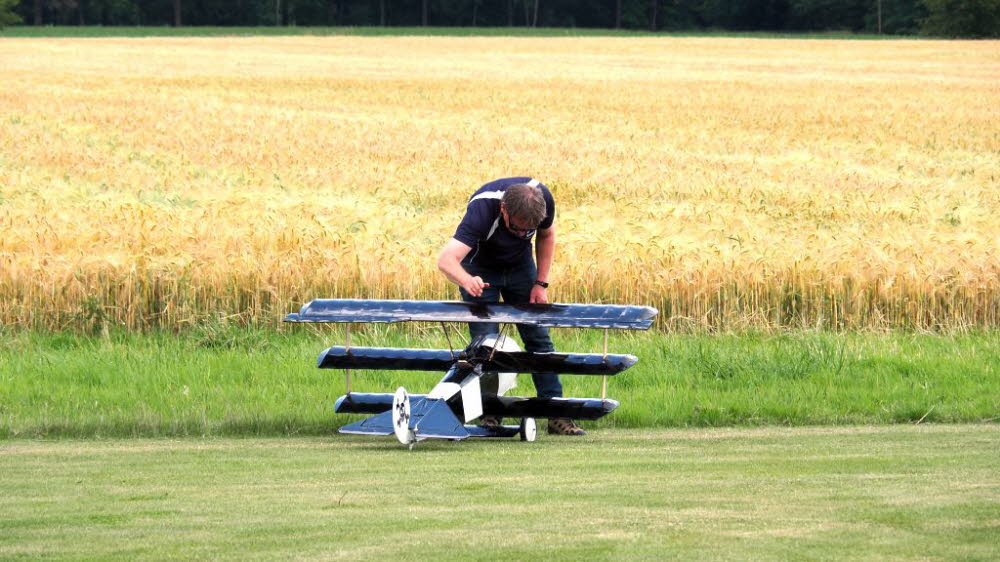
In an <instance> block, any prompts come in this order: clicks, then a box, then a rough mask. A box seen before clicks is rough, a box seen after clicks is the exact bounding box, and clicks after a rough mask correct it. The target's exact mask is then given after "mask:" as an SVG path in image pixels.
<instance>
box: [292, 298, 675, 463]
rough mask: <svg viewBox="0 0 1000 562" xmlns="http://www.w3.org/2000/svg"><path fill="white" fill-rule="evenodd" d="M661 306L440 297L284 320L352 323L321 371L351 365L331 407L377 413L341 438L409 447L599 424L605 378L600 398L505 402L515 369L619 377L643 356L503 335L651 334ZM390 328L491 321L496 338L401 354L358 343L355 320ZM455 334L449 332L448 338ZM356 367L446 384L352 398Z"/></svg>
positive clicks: (311, 309)
mask: <svg viewBox="0 0 1000 562" xmlns="http://www.w3.org/2000/svg"><path fill="white" fill-rule="evenodd" d="M656 314H657V310H656V309H655V308H651V307H647V306H617V305H582V304H519V305H511V304H478V303H467V302H441V301H387V300H335V299H321V300H314V301H312V302H310V303H308V304H306V305H305V306H304V307H302V310H301V311H300V312H299V314H290V315H288V316H287V317H286V318H285V322H308V323H314V322H336V323H347V324H348V331H347V341H346V342H345V343H346V345H345V346H342V347H341V346H337V347H330V348H328V349H326V350H324V351H323V352H322V353H321V354H320V356H319V360H318V366H319V368H321V369H346V370H347V373H348V379H347V393H346V394H345V395H344V396H341V397H340V398H339V399H338V400H337V403H336V406H335V407H334V411H336V412H337V413H349V414H375V415H374V416H372V417H370V418H367V419H364V420H361V421H359V422H356V423H352V424H349V425H346V426H344V427H342V428H340V432H341V433H355V434H364V435H393V434H395V435H396V438H397V439H399V441H400V442H401V443H403V444H404V445H409V446H410V447H412V446H413V443H415V442H416V441H420V440H422V439H429V438H434V439H452V440H458V439H465V438H467V437H513V436H515V435H520V437H521V439H522V440H525V441H534V439H535V434H536V429H535V420H534V418H572V419H577V420H595V419H598V418H601V417H603V416H605V415H607V414H609V413H611V412H612V411H614V410H615V408H617V407H618V402H617V401H615V400H609V399H607V398H606V397H605V396H604V395H605V394H606V381H607V379H605V384H604V385H602V391H601V394H602V396H601V398H600V399H596V398H583V399H581V398H522V397H515V396H504V394H505V393H506V392H507V391H509V390H511V389H513V388H514V387H515V386H516V378H517V373H533V372H536V373H537V372H542V373H559V374H567V375H569V374H573V375H605V376H607V375H614V374H617V373H620V372H622V371H624V370H625V369H628V368H629V367H631V366H632V365H634V364H635V362H636V361H638V359H637V358H636V357H635V356H633V355H620V354H608V352H607V332H606V331H605V338H604V347H605V349H604V353H530V352H524V351H520V348H519V347H518V346H517V344H516V343H515V342H514V341H513V340H512V339H510V338H508V337H506V336H505V335H504V332H505V331H506V328H507V326H508V325H510V324H527V325H533V326H542V327H561V328H603V329H605V330H608V329H623V330H645V329H648V328H649V327H650V326H651V325H652V323H653V319H654V318H655V317H656ZM385 322H441V323H442V326H446V324H445V323H449V322H452V323H454V322H459V323H470V322H492V323H497V324H499V325H500V328H499V331H498V333H496V334H489V335H486V336H481V337H479V338H477V339H474V340H473V341H472V342H470V343H469V345H468V346H466V347H465V348H464V349H462V350H460V351H456V350H454V349H452V348H451V346H450V338H449V349H396V348H378V347H351V345H350V324H351V323H385ZM447 334H448V331H447V327H445V335H446V336H447ZM351 369H388V370H410V371H441V372H445V375H444V378H442V379H441V381H440V382H439V383H438V384H437V385H436V386H435V387H434V388H433V389H432V390H431V391H430V392H429V393H427V394H414V395H408V394H407V393H406V389H404V388H403V387H399V388H398V389H397V390H396V392H395V394H369V393H357V392H351V389H350V371H351ZM481 416H496V417H501V418H503V417H510V418H521V423H520V424H519V425H516V426H503V425H501V426H498V427H492V428H488V427H481V426H476V425H466V424H468V423H469V422H472V421H474V420H475V419H477V418H479V417H481Z"/></svg>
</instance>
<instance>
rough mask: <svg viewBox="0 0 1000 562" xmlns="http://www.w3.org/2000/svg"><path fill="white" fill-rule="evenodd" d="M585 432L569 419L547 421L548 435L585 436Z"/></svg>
mask: <svg viewBox="0 0 1000 562" xmlns="http://www.w3.org/2000/svg"><path fill="white" fill-rule="evenodd" d="M586 434H587V432H586V431H584V430H583V428H582V427H580V426H578V425H576V422H575V421H573V420H571V419H569V418H552V419H550V420H549V435H586Z"/></svg>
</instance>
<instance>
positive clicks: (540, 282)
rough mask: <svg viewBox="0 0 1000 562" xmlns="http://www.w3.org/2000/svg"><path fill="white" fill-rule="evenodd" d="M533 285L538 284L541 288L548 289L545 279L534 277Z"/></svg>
mask: <svg viewBox="0 0 1000 562" xmlns="http://www.w3.org/2000/svg"><path fill="white" fill-rule="evenodd" d="M535 285H538V286H539V287H541V288H543V289H548V288H549V284H548V283H546V282H545V281H539V280H537V279H535Z"/></svg>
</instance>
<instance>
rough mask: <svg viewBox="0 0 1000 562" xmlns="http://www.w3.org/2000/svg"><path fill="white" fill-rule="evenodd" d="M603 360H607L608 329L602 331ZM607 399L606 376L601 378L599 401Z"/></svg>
mask: <svg viewBox="0 0 1000 562" xmlns="http://www.w3.org/2000/svg"><path fill="white" fill-rule="evenodd" d="M603 359H604V360H607V359H608V329H607V328H605V329H604V357H603ZM607 397H608V375H604V376H603V377H601V400H605V399H607Z"/></svg>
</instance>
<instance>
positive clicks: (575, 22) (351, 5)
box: [0, 0, 1000, 37]
mask: <svg viewBox="0 0 1000 562" xmlns="http://www.w3.org/2000/svg"><path fill="white" fill-rule="evenodd" d="M5 11H6V12H7V13H6V14H4V12H5ZM5 17H6V18H7V19H6V22H7V23H16V22H22V23H24V24H29V25H105V26H134V25H139V26H167V25H173V26H293V25H294V26H462V27H468V26H484V27H503V26H511V27H515V26H517V27H564V28H573V27H581V28H614V29H633V30H649V31H689V30H724V31H774V32H785V31H791V32H797V31H848V32H864V33H885V34H897V35H910V34H918V33H923V34H929V35H936V36H949V37H1000V0H0V25H3V22H4V18H5Z"/></svg>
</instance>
